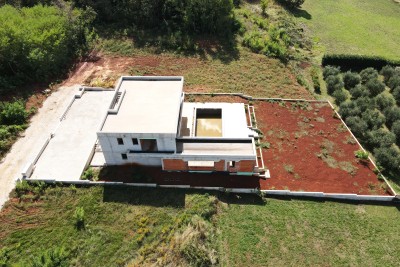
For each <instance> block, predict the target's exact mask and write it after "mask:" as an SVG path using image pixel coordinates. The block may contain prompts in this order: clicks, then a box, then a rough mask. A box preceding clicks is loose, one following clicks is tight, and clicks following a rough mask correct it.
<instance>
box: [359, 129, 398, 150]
mask: <svg viewBox="0 0 400 267" xmlns="http://www.w3.org/2000/svg"><path fill="white" fill-rule="evenodd" d="M366 140H367V143H368V145H369V146H370V147H390V146H391V145H392V144H393V143H394V142H395V141H396V136H395V135H394V134H393V133H392V132H389V131H388V130H386V129H382V128H381V129H377V130H372V131H370V132H368V133H367V138H366Z"/></svg>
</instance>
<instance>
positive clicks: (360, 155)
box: [354, 149, 369, 160]
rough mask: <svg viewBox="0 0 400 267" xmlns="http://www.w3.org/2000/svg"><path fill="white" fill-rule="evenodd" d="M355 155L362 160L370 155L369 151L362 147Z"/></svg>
mask: <svg viewBox="0 0 400 267" xmlns="http://www.w3.org/2000/svg"><path fill="white" fill-rule="evenodd" d="M354 155H355V156H356V158H358V159H361V160H368V157H369V154H368V152H367V151H364V150H361V149H360V150H357V151H356V152H354Z"/></svg>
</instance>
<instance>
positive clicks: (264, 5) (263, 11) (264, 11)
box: [260, 0, 269, 16]
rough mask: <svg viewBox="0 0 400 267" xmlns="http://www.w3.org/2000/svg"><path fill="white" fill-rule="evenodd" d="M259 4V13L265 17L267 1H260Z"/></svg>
mask: <svg viewBox="0 0 400 267" xmlns="http://www.w3.org/2000/svg"><path fill="white" fill-rule="evenodd" d="M260 4H261V12H262V14H263V15H264V16H266V15H267V8H268V4H269V0H261V1H260Z"/></svg>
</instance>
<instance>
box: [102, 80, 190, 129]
mask: <svg viewBox="0 0 400 267" xmlns="http://www.w3.org/2000/svg"><path fill="white" fill-rule="evenodd" d="M182 87H183V77H155V76H145V77H133V76H124V77H121V80H120V82H119V85H118V86H117V90H116V95H115V96H116V97H117V96H118V95H120V97H121V99H120V100H119V101H121V103H117V104H115V108H114V110H112V109H113V108H112V109H111V111H112V112H110V110H109V112H108V114H107V117H106V119H105V122H104V125H103V127H102V129H101V132H112V133H156V134H157V133H170V134H172V133H173V134H176V132H177V127H178V121H179V112H180V104H181V100H182ZM114 101H115V100H114ZM114 103H115V102H114ZM114 103H113V105H114Z"/></svg>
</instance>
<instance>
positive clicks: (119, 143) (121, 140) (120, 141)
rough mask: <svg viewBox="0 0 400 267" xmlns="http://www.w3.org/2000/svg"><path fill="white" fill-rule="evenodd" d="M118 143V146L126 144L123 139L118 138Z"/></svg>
mask: <svg viewBox="0 0 400 267" xmlns="http://www.w3.org/2000/svg"><path fill="white" fill-rule="evenodd" d="M117 143H118V145H123V144H124V139H123V138H121V137H118V138H117Z"/></svg>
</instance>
